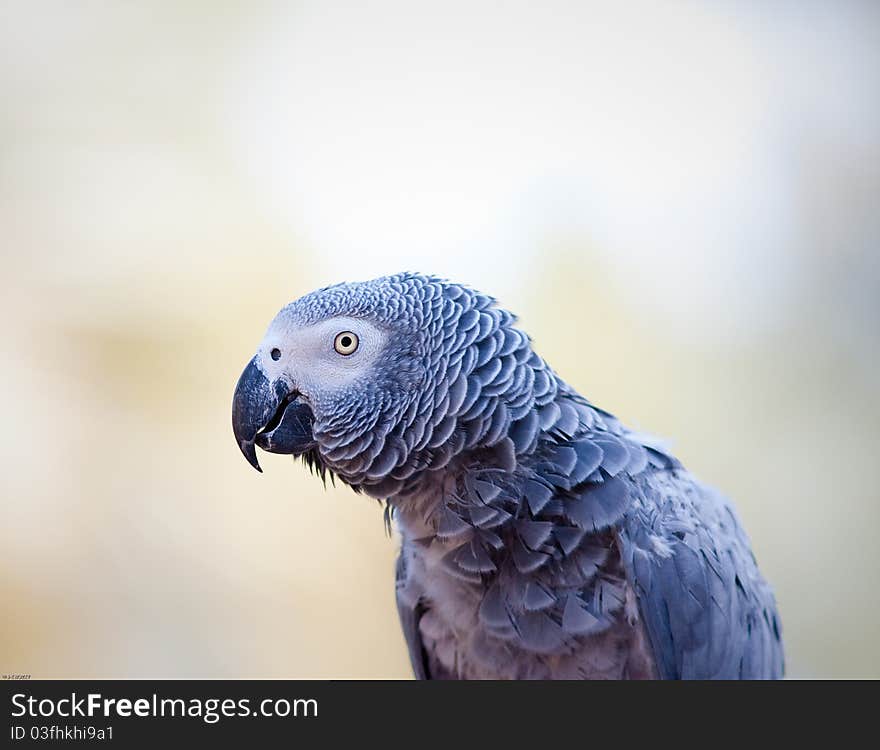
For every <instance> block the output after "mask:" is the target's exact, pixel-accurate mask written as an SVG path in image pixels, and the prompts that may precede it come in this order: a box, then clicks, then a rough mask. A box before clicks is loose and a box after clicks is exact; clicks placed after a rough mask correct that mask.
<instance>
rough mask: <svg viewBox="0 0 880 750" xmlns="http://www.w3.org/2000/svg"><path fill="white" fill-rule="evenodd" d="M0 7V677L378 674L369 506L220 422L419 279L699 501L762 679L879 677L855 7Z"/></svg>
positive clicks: (876, 191)
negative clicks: (679, 478) (748, 546)
mask: <svg viewBox="0 0 880 750" xmlns="http://www.w3.org/2000/svg"><path fill="white" fill-rule="evenodd" d="M0 9H2V10H0V18H2V21H0V91H2V101H0V252H2V266H0V268H2V273H0V351H2V358H3V359H2V362H3V365H2V367H0V394H2V396H0V397H2V402H3V418H2V424H3V429H2V431H0V511H2V523H0V607H2V610H3V612H4V617H3V618H2V620H0V671H2V672H4V673H9V672H19V673H28V674H32V675H33V676H35V677H232V676H238V677H303V678H305V677H335V678H345V677H383V678H393V677H407V676H409V674H410V672H409V666H408V662H407V658H406V655H405V649H404V644H403V639H402V636H401V635H400V631H399V627H398V624H397V615H396V611H395V605H394V592H393V559H394V556H395V554H396V541H395V540H394V539H389V538H388V537H386V535H385V534H384V532H383V526H382V516H381V511H380V508H379V507H378V505H377V504H376V503H375V502H373V501H370V500H367V499H365V498H364V497H358V496H355V495H354V494H352V493H351V492H350V491H348V490H346V489H344V488H338V489H332V488H328V489H327V490H324V489H323V488H322V487H321V484H320V482H318V481H317V480H315V479H314V478H312V477H310V476H309V475H308V472H307V471H305V470H304V468H303V467H302V466H301V465H298V464H294V463H293V462H291V461H290V459H289V458H286V457H279V456H261V461H263V463H264V468H265V474H263V475H258V474H257V473H256V472H254V471H253V470H252V469H251V468H250V467H249V466H248V465H247V463H246V462H245V461H244V459H243V458H242V456H241V455H240V454H239V453H238V450H237V448H236V445H235V441H234V439H233V437H232V433H231V427H230V401H231V396H232V391H233V388H234V385H235V382H236V379H237V377H238V375H239V373H240V371H241V369H242V368H243V367H244V365H245V364H246V362H247V360H248V359H249V358H250V356H251V354H252V351H253V350H254V348H255V347H256V345H257V343H258V342H259V340H260V339H261V337H262V335H263V332H264V330H265V327H266V326H267V325H268V323H269V321H270V319H271V318H272V317H273V315H274V314H275V312H276V311H277V310H278V309H279V308H280V307H281V306H282V305H284V304H285V303H287V302H288V301H290V300H292V299H294V298H295V297H297V296H299V295H301V294H303V293H305V292H307V291H309V290H311V289H313V288H315V287H318V286H322V285H325V284H328V283H334V282H337V281H341V280H346V279H348V280H359V279H364V278H371V277H373V276H378V275H381V274H385V273H390V272H395V271H400V270H419V271H423V272H429V273H435V274H439V275H443V276H447V277H449V278H452V279H454V280H457V281H462V282H466V283H469V284H470V285H472V286H474V287H476V288H478V289H481V290H483V291H486V292H489V293H491V294H493V295H495V296H496V297H498V299H499V300H500V301H501V303H502V304H503V305H504V306H505V307H508V308H509V309H511V310H513V311H514V312H517V313H518V314H519V315H520V317H521V322H522V326H523V328H524V329H525V330H527V331H528V332H529V333H530V334H531V335H532V337H533V339H534V341H535V345H536V348H537V350H538V351H539V352H540V353H541V354H542V355H543V356H544V357H546V358H547V359H548V360H549V361H550V362H551V363H552V365H553V366H554V368H555V369H556V370H557V371H558V372H559V373H560V374H561V375H562V376H563V377H564V378H565V379H566V380H568V381H569V382H570V383H572V384H573V385H574V386H575V387H576V388H577V389H578V390H579V391H581V393H583V394H584V395H586V396H587V397H589V398H590V399H592V400H593V401H594V402H596V403H597V404H599V405H601V406H603V407H605V408H606V409H609V410H611V411H613V412H615V413H616V414H617V415H618V416H620V417H621V418H623V419H624V420H626V421H627V422H628V423H630V424H631V425H634V426H638V427H639V428H641V429H644V430H649V431H652V432H655V433H657V434H660V435H663V436H666V437H668V438H670V439H671V440H672V442H673V445H674V447H675V450H676V453H677V454H678V456H679V457H680V458H682V459H683V460H684V461H685V463H686V464H687V465H688V466H689V467H690V468H691V469H692V470H693V471H694V472H696V473H697V474H698V475H699V476H700V477H702V478H703V479H705V480H706V481H709V482H711V483H712V484H715V485H717V486H719V487H721V488H723V489H724V491H725V492H727V493H728V494H729V495H731V496H732V497H733V498H734V499H735V501H736V503H737V505H738V507H739V510H740V513H741V515H742V516H743V518H744V521H745V524H746V527H747V528H748V530H749V532H750V534H751V536H752V538H753V541H754V546H755V551H756V554H757V556H758V559H759V561H760V564H761V567H762V569H763V571H764V573H765V574H766V575H767V577H768V578H769V579H770V580H771V581H772V583H773V584H774V586H775V588H776V591H777V595H778V600H779V604H780V608H781V612H782V618H783V623H784V626H785V637H786V643H787V655H788V671H789V674H790V675H791V676H793V677H808V678H809V677H877V676H880V639H878V633H880V586H878V579H880V545H878V544H877V543H876V539H877V536H876V535H877V532H878V527H880V502H878V501H880V491H878V486H880V478H878V476H877V467H878V457H880V379H878V363H880V359H878V358H880V325H878V323H880V252H878V251H880V4H878V3H876V2H872V1H871V0H867V1H866V2H848V1H842V2H835V3H830V2H809V1H802V0H799V1H798V2H794V1H791V2H785V1H783V0H779V1H777V2H774V3H763V2H758V0H754V1H751V2H750V1H748V0H736V1H733V0H730V1H724V0H716V1H705V2H651V3H649V2H621V3H614V4H607V3H602V4H600V3H589V2H568V3H567V2H552V1H551V2H544V3H515V2H505V3H485V2H476V1H475V0H470V1H469V2H461V3H459V2H450V1H449V0H446V1H445V2H442V3H407V2H365V3H337V2H327V1H326V0H322V1H320V2H275V3H273V2H259V1H257V2H248V3H243V2H241V3H234V2H195V1H193V2H143V3H120V2H114V1H112V0H107V1H106V2H101V1H99V0H94V1H92V2H57V3H46V2H34V1H32V0H22V1H21V2H10V1H9V0H0Z"/></svg>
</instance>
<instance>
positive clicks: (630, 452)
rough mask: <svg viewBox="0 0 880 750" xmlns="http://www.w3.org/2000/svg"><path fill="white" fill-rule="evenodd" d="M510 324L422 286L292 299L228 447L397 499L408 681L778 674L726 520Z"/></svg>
mask: <svg viewBox="0 0 880 750" xmlns="http://www.w3.org/2000/svg"><path fill="white" fill-rule="evenodd" d="M515 322H516V318H515V316H514V315H512V314H511V313H509V312H507V311H506V310H503V309H500V308H498V307H497V306H496V303H495V300H494V299H492V298H491V297H488V296H486V295H484V294H480V293H479V292H476V291H473V290H471V289H469V288H467V287H465V286H461V285H459V284H454V283H450V282H448V281H444V280H441V279H438V278H435V277H432V276H423V275H419V274H412V273H404V274H398V275H395V276H388V277H383V278H379V279H375V280H373V281H367V282H362V283H343V284H337V285H335V286H329V287H326V288H324V289H320V290H318V291H316V292H312V293H311V294H308V295H306V296H304V297H301V298H300V299H298V300H296V301H294V302H292V303H291V304H289V305H287V306H286V307H285V308H283V309H282V310H281V312H280V313H279V314H278V315H277V316H276V318H275V319H274V321H273V322H272V324H271V325H270V326H269V330H268V332H267V333H266V335H265V338H264V339H263V341H262V342H261V344H260V346H259V348H258V350H257V353H256V355H255V356H254V357H253V359H251V361H250V363H249V364H248V365H247V367H246V368H245V370H244V372H243V373H242V375H241V378H240V380H239V382H238V386H237V387H236V390H235V395H234V399H233V405H232V422H233V428H234V432H235V437H236V440H237V441H238V445H239V448H240V449H241V451H242V452H243V453H244V455H245V456H246V458H247V459H248V461H249V462H250V463H251V464H252V465H253V466H254V468H256V469H258V470H259V468H260V467H259V463H258V461H257V454H256V450H255V447H254V446H255V445H258V446H260V448H262V449H264V450H266V451H270V452H274V453H287V454H293V455H299V456H301V457H302V458H303V459H304V460H305V461H306V462H307V463H308V464H309V465H310V466H312V467H314V468H317V469H318V470H319V471H320V472H321V473H322V474H323V473H325V472H331V473H332V474H333V475H335V476H336V477H339V478H340V479H341V480H342V481H344V482H345V483H347V484H349V485H350V486H351V487H352V488H354V490H355V491H357V492H364V493H366V494H367V495H370V496H372V497H374V498H378V499H380V500H382V501H385V502H386V503H387V505H386V509H387V510H388V512H389V514H390V515H391V516H392V517H393V518H394V519H395V520H396V522H397V524H398V526H399V528H400V532H401V536H402V548H401V552H400V557H399V559H398V565H397V601H398V609H399V612H400V619H401V623H402V625H403V630H404V634H405V637H406V641H407V644H408V647H409V654H410V658H411V661H412V666H413V669H414V671H415V674H416V676H417V677H419V678H423V679H480V678H490V679H580V678H615V679H619V678H631V679H634V678H666V679H670V678H703V679H705V678H746V679H749V678H778V677H781V676H782V673H783V653H782V642H781V637H780V624H779V618H778V616H777V612H776V605H775V602H774V598H773V593H772V591H771V589H770V587H769V586H768V585H767V583H766V582H765V581H764V579H763V578H762V577H761V574H760V573H759V572H758V568H757V565H756V563H755V559H754V557H753V555H752V552H751V549H750V545H749V540H748V538H747V536H746V534H745V532H744V531H743V529H742V527H741V525H740V523H739V521H738V519H737V516H736V513H735V512H734V510H733V508H732V507H731V505H730V504H729V503H728V501H727V500H725V498H723V497H722V496H721V495H719V494H718V493H717V492H715V491H714V490H712V489H709V488H708V487H705V486H704V485H702V484H700V483H698V482H697V481H696V480H695V479H694V477H692V476H691V475H690V474H689V473H688V472H687V471H686V470H685V469H684V468H683V467H682V465H681V464H680V463H679V462H678V461H677V460H676V459H675V458H673V457H672V456H671V455H670V454H669V453H668V452H667V451H666V450H664V448H663V447H662V446H660V445H659V444H658V443H656V442H655V441H653V440H652V439H651V438H649V437H647V436H644V435H641V434H637V433H635V432H632V431H630V430H628V429H627V428H626V427H624V426H623V425H621V423H620V422H619V421H618V420H617V419H615V418H614V417H613V416H612V415H611V414H609V413H608V412H607V411H604V410H603V409H600V408H599V407H597V406H593V405H592V404H591V403H590V402H589V401H587V400H586V399H585V398H583V397H582V396H580V395H579V394H578V393H577V392H576V391H574V390H573V389H572V388H571V387H570V386H568V385H567V384H566V383H565V382H563V381H562V380H561V379H560V378H559V377H558V376H557V375H556V374H555V373H554V372H553V370H551V369H550V367H549V366H548V365H547V363H546V362H544V360H543V359H541V357H539V356H538V355H537V354H536V353H535V352H534V351H533V350H532V346H531V340H530V339H529V337H528V336H527V335H526V334H525V333H523V332H522V331H520V330H519V329H517V328H516V327H515Z"/></svg>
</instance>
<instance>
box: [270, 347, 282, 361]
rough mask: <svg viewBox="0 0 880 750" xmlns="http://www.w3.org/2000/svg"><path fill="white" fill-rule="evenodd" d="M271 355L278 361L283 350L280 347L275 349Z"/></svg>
mask: <svg viewBox="0 0 880 750" xmlns="http://www.w3.org/2000/svg"><path fill="white" fill-rule="evenodd" d="M269 356H271V357H272V359H274V360H275V361H276V362H277V361H278V360H279V359H281V350H280V349H273V350H272V351H271V352H269Z"/></svg>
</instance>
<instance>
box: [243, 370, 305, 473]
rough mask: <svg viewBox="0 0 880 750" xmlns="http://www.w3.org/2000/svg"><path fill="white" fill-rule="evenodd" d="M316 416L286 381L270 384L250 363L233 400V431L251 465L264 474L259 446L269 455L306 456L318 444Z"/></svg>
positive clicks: (260, 371) (276, 381)
mask: <svg viewBox="0 0 880 750" xmlns="http://www.w3.org/2000/svg"><path fill="white" fill-rule="evenodd" d="M313 421H314V417H313V415H312V410H311V409H310V408H309V406H308V404H306V403H304V402H303V401H302V400H301V399H300V397H299V393H297V392H296V391H295V390H292V389H291V388H290V387H289V386H288V385H287V384H286V383H285V382H284V381H283V380H281V379H279V380H275V381H270V380H269V379H268V378H267V377H266V376H265V375H264V374H263V372H262V370H260V368H259V367H258V366H257V358H256V357H254V358H253V359H252V360H251V361H250V362H248V365H247V367H245V368H244V372H243V373H242V374H241V377H240V378H239V379H238V385H237V386H236V387H235V394H234V395H233V397H232V431H233V432H234V433H235V440H236V442H237V443H238V447H239V449H240V450H241V452H242V453H243V454H244V457H245V458H246V459H247V460H248V463H250V465H251V466H253V467H254V468H255V469H256V470H257V471H262V469H261V468H260V462H259V461H258V460H257V450H256V447H255V446H256V445H259V446H260V448H262V449H263V450H265V451H269V452H270V453H294V454H296V453H304V452H306V451H307V450H309V449H310V448H312V447H313V446H314V445H315V442H314V438H313V436H312V422H313Z"/></svg>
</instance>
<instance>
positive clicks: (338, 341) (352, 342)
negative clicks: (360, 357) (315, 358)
mask: <svg viewBox="0 0 880 750" xmlns="http://www.w3.org/2000/svg"><path fill="white" fill-rule="evenodd" d="M333 348H334V349H335V350H336V351H337V352H338V353H339V354H342V355H343V356H346V357H347V356H348V355H349V354H354V353H355V350H356V349H357V348H358V337H357V335H356V334H354V333H352V332H351V331H343V332H342V333H337V334H336V338H335V339H334V340H333Z"/></svg>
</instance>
